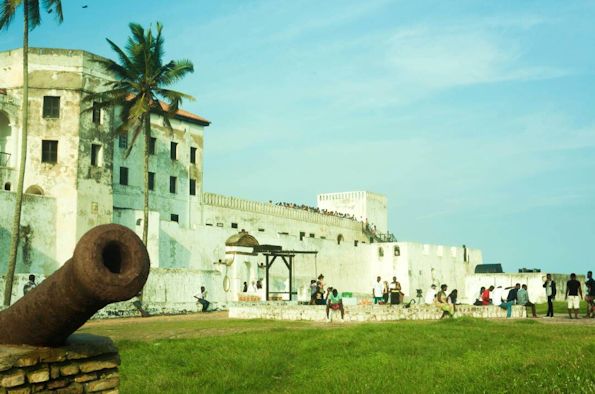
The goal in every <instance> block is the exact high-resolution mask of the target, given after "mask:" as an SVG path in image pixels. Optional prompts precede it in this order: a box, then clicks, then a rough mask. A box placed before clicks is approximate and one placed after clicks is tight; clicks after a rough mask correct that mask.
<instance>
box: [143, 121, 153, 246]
mask: <svg viewBox="0 0 595 394" xmlns="http://www.w3.org/2000/svg"><path fill="white" fill-rule="evenodd" d="M144 121H145V132H144V134H145V150H144V155H145V158H144V159H145V165H144V170H145V177H144V192H145V201H144V205H143V243H144V244H145V246H148V244H147V240H148V233H149V142H150V140H151V113H150V112H148V113H147V114H146V115H145V119H144Z"/></svg>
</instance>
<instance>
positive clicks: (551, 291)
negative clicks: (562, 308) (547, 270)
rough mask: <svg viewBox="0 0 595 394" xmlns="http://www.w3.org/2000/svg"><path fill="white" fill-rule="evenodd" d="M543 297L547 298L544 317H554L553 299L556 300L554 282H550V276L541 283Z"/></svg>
mask: <svg viewBox="0 0 595 394" xmlns="http://www.w3.org/2000/svg"><path fill="white" fill-rule="evenodd" d="M543 288H544V289H545V295H546V296H547V314H546V315H545V317H554V302H553V301H554V298H556V282H555V281H553V280H552V274H547V275H546V276H545V282H544V283H543Z"/></svg>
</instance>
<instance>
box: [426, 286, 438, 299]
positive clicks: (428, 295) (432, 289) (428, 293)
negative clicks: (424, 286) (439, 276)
mask: <svg viewBox="0 0 595 394" xmlns="http://www.w3.org/2000/svg"><path fill="white" fill-rule="evenodd" d="M435 298H436V285H432V286H430V288H429V289H428V291H426V299H425V301H426V304H433V303H434V299H435Z"/></svg>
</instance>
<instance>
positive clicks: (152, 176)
mask: <svg viewBox="0 0 595 394" xmlns="http://www.w3.org/2000/svg"><path fill="white" fill-rule="evenodd" d="M149 190H155V173H154V172H151V171H149Z"/></svg>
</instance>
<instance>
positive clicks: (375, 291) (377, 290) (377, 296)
mask: <svg viewBox="0 0 595 394" xmlns="http://www.w3.org/2000/svg"><path fill="white" fill-rule="evenodd" d="M381 280H382V278H381V277H379V276H378V277H376V283H374V285H373V286H372V297H373V298H374V304H378V303H379V302H380V301H382V288H383V286H382V282H381Z"/></svg>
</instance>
